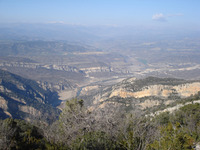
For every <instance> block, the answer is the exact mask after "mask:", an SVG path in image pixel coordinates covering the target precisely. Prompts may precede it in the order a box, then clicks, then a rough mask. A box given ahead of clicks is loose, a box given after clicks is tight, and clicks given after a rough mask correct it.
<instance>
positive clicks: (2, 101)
mask: <svg viewBox="0 0 200 150" xmlns="http://www.w3.org/2000/svg"><path fill="white" fill-rule="evenodd" d="M0 108H2V109H3V111H4V113H5V114H7V115H8V116H10V117H12V115H11V114H10V113H9V112H8V111H7V110H8V102H7V101H6V100H5V99H4V98H3V97H1V96H0Z"/></svg>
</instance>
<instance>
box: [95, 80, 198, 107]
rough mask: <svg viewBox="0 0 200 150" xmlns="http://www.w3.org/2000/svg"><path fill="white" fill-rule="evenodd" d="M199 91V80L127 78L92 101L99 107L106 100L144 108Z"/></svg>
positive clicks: (103, 104)
mask: <svg viewBox="0 0 200 150" xmlns="http://www.w3.org/2000/svg"><path fill="white" fill-rule="evenodd" d="M199 91H200V81H186V80H180V79H172V78H156V77H148V78H145V79H138V80H137V79H135V78H129V79H126V80H124V81H122V82H120V83H118V84H116V85H113V86H111V87H109V88H106V89H103V90H102V91H101V92H100V93H101V94H99V95H95V96H94V100H93V103H94V104H96V105H98V104H99V106H100V107H103V106H105V105H106V104H107V103H108V102H115V103H123V104H125V105H127V106H132V108H133V109H136V108H137V109H140V110H143V109H146V108H151V107H154V106H159V105H168V104H170V103H172V102H174V101H176V100H180V99H182V98H187V97H189V96H191V95H195V94H197V93H198V92H199Z"/></svg>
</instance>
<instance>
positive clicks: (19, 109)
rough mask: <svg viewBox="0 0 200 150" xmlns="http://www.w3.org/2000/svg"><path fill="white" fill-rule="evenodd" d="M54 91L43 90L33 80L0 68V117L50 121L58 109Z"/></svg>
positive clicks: (55, 116) (57, 113)
mask: <svg viewBox="0 0 200 150" xmlns="http://www.w3.org/2000/svg"><path fill="white" fill-rule="evenodd" d="M59 103H60V102H59V100H58V95H57V93H56V92H52V91H50V90H48V89H47V90H45V89H43V88H41V87H40V86H39V84H38V83H37V82H35V81H33V80H29V79H25V78H22V77H20V76H18V75H15V74H12V73H9V72H7V71H4V70H0V118H1V119H5V118H8V117H12V118H16V119H24V120H31V119H42V120H45V121H47V122H51V121H53V120H55V119H56V118H57V116H58V115H59V112H60V110H58V109H57V108H56V106H57V105H59Z"/></svg>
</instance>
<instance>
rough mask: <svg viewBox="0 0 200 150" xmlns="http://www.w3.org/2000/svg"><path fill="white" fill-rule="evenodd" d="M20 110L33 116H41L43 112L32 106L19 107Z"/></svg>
mask: <svg viewBox="0 0 200 150" xmlns="http://www.w3.org/2000/svg"><path fill="white" fill-rule="evenodd" d="M19 110H21V111H23V112H25V113H28V114H32V115H33V116H41V114H42V113H41V112H40V111H39V110H37V109H35V108H33V107H31V106H19Z"/></svg>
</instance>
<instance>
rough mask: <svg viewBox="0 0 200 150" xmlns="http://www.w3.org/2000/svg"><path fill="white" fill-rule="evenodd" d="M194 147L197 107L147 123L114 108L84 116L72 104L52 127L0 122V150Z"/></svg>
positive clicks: (199, 121)
mask: <svg viewBox="0 0 200 150" xmlns="http://www.w3.org/2000/svg"><path fill="white" fill-rule="evenodd" d="M199 141H200V104H198V103H196V104H189V105H185V106H184V107H181V108H180V109H179V110H177V111H174V112H173V113H169V112H164V113H161V114H159V115H157V116H153V117H152V116H148V115H145V114H131V113H127V112H124V111H122V110H120V109H116V108H115V107H109V108H105V109H103V110H90V111H89V110H88V109H86V108H85V106H84V101H83V100H77V99H72V100H70V101H67V102H66V107H65V109H64V111H63V112H62V113H61V114H60V116H59V119H58V120H57V121H55V122H54V123H52V124H47V123H45V122H43V121H42V120H40V121H35V122H34V121H33V122H31V123H30V122H29V123H28V122H25V121H23V120H16V119H15V120H14V119H11V118H8V119H5V120H1V121H0V146H1V149H88V150H102V149H109V150H112V149H118V150H137V149H140V150H143V149H146V150H186V149H194V148H195V146H196V145H197V143H198V142H199Z"/></svg>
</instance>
